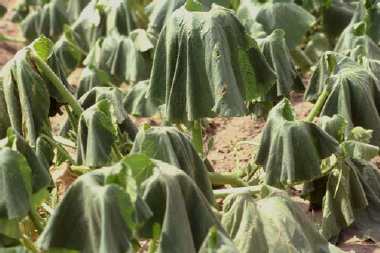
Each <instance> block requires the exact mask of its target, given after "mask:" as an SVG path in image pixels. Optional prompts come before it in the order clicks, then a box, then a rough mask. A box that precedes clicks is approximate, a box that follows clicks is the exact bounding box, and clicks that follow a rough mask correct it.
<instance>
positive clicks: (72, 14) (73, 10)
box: [66, 0, 91, 23]
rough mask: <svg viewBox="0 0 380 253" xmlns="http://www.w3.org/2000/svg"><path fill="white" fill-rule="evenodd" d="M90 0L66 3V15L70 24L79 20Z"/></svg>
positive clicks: (70, 0) (72, 0) (74, 0)
mask: <svg viewBox="0 0 380 253" xmlns="http://www.w3.org/2000/svg"><path fill="white" fill-rule="evenodd" d="M90 1H91V0H69V1H68V2H67V11H66V12H67V14H68V17H69V20H70V22H71V23H73V22H75V20H77V18H79V16H80V14H81V12H82V10H83V9H84V8H85V7H86V6H87V4H89V3H90Z"/></svg>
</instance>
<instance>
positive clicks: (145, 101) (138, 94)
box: [0, 80, 158, 117]
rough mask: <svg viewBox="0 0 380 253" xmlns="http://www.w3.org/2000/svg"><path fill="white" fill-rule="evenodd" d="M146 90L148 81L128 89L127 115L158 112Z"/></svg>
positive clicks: (125, 103)
mask: <svg viewBox="0 0 380 253" xmlns="http://www.w3.org/2000/svg"><path fill="white" fill-rule="evenodd" d="M148 89H149V80H145V81H141V82H138V83H137V84H135V85H133V86H132V87H129V88H128V91H127V94H126V96H125V98H124V107H125V110H127V112H128V113H130V114H131V115H135V116H139V117H151V116H153V115H154V114H156V113H157V112H158V108H157V107H156V106H155V105H154V103H153V102H152V101H151V99H149V98H147V97H146V93H147V91H148ZM0 101H1V100H0Z"/></svg>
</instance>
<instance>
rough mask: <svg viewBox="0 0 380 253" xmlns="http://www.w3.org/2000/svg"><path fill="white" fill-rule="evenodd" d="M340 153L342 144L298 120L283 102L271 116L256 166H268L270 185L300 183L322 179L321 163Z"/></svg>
mask: <svg viewBox="0 0 380 253" xmlns="http://www.w3.org/2000/svg"><path fill="white" fill-rule="evenodd" d="M337 150H338V143H337V142H336V141H335V140H334V139H333V138H332V137H331V136H329V135H328V134H327V133H326V132H324V131H323V130H322V129H320V128H319V127H318V126H317V125H315V124H313V123H310V122H303V121H296V120H295V118H294V112H293V110H292V108H291V105H290V102H289V101H288V100H287V99H283V100H282V101H281V102H280V103H279V104H277V105H276V106H275V107H274V108H273V109H272V111H271V112H270V113H269V117H268V121H267V124H266V126H265V128H264V132H263V137H262V139H261V143H260V148H259V151H258V154H257V157H256V163H257V164H259V165H263V166H264V169H265V172H266V173H265V182H266V183H267V184H269V185H274V186H283V185H288V184H296V183H301V182H304V181H309V180H313V179H315V178H317V177H320V176H321V175H322V172H321V169H320V164H321V160H322V159H324V158H327V157H328V156H330V155H331V154H333V153H335V152H336V151H337ZM300 151H301V152H302V155H300V153H299V152H300Z"/></svg>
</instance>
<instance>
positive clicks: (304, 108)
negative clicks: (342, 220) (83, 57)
mask: <svg viewBox="0 0 380 253" xmlns="http://www.w3.org/2000/svg"><path fill="white" fill-rule="evenodd" d="M0 4H3V5H5V6H6V7H7V8H8V10H9V11H8V13H7V14H6V16H5V17H4V18H3V19H2V20H0V33H3V34H6V35H11V36H20V31H19V29H18V26H17V25H16V24H13V23H12V22H10V17H11V12H12V11H11V9H12V8H13V7H14V6H15V5H16V0H0ZM22 47H23V45H21V44H17V43H1V42H0V68H1V67H2V66H3V65H4V64H5V63H6V62H7V61H9V60H10V59H11V58H12V57H13V56H14V54H15V53H16V52H17V50H19V49H20V48H22ZM80 73H81V70H76V71H75V72H74V73H73V74H72V75H71V76H70V77H69V82H70V84H72V85H76V84H77V82H78V79H79V76H80ZM302 97H303V94H300V93H294V94H292V96H291V102H292V104H293V105H294V108H295V112H296V115H297V117H298V118H299V119H302V118H304V117H305V116H306V115H307V114H308V112H309V111H310V109H311V107H312V104H310V103H307V102H304V101H303V99H302ZM65 118H66V116H65V115H61V116H56V117H54V118H52V119H51V122H52V125H53V130H54V132H55V133H57V132H58V130H59V127H60V126H61V125H62V124H63V122H64V121H65ZM133 119H134V120H135V122H136V124H137V125H142V124H144V123H148V124H152V125H156V124H157V122H159V119H135V118H133ZM208 123H209V127H208V128H207V129H206V137H205V142H207V143H212V141H211V140H212V139H213V143H212V145H211V144H210V145H209V147H210V148H206V149H209V150H207V154H208V155H207V157H208V159H209V160H210V162H211V163H212V165H213V166H214V169H215V170H216V171H233V170H235V169H237V168H241V167H244V166H246V165H247V164H248V163H250V162H251V161H252V159H253V157H252V153H253V150H254V149H255V148H257V145H258V138H259V136H260V135H259V134H260V132H261V131H262V129H263V127H264V125H265V121H264V120H262V119H254V118H252V117H249V116H247V117H240V118H228V119H226V118H215V119H209V121H208ZM210 141H211V142H210ZM205 146H208V145H207V144H206V145H205ZM374 162H375V163H376V164H377V165H379V164H380V158H377V159H376V160H375V161H374ZM68 167H69V166H68V165H67V164H63V165H62V166H61V167H60V168H52V170H51V171H52V175H53V178H54V180H55V182H56V184H57V186H59V189H58V190H59V193H60V194H59V195H60V196H62V195H63V193H64V192H65V190H66V189H67V188H68V186H69V185H70V184H71V183H72V182H73V181H74V180H75V176H74V175H73V174H72V173H70V172H69V169H68ZM293 199H294V200H295V201H296V202H297V203H298V204H299V206H300V207H301V208H302V209H303V210H304V211H305V212H306V213H307V214H308V215H309V217H310V218H311V219H312V220H313V221H317V222H318V221H320V219H321V213H320V212H316V213H311V212H309V210H308V203H307V202H306V201H304V200H302V199H301V198H299V197H297V196H294V198H293ZM338 246H339V247H340V248H342V249H344V250H346V251H352V250H353V251H355V252H357V253H380V247H377V246H376V245H375V244H374V243H371V242H367V241H362V240H360V239H358V238H357V237H355V231H354V230H352V229H350V230H347V231H346V232H345V233H344V235H343V240H342V242H341V243H340V244H339V245H338Z"/></svg>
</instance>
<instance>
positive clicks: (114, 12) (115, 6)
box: [98, 0, 137, 35]
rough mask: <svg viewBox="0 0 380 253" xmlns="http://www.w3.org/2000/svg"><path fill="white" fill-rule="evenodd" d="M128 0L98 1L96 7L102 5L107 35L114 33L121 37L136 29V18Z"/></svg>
mask: <svg viewBox="0 0 380 253" xmlns="http://www.w3.org/2000/svg"><path fill="white" fill-rule="evenodd" d="M131 2H132V1H130V0H99V1H98V5H103V8H104V11H105V15H106V21H105V22H106V26H107V34H110V33H112V32H114V31H116V32H117V33H119V34H122V35H129V33H130V32H131V31H133V30H135V29H136V28H137V24H136V23H137V18H136V16H135V11H134V10H133V9H132V6H131Z"/></svg>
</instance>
